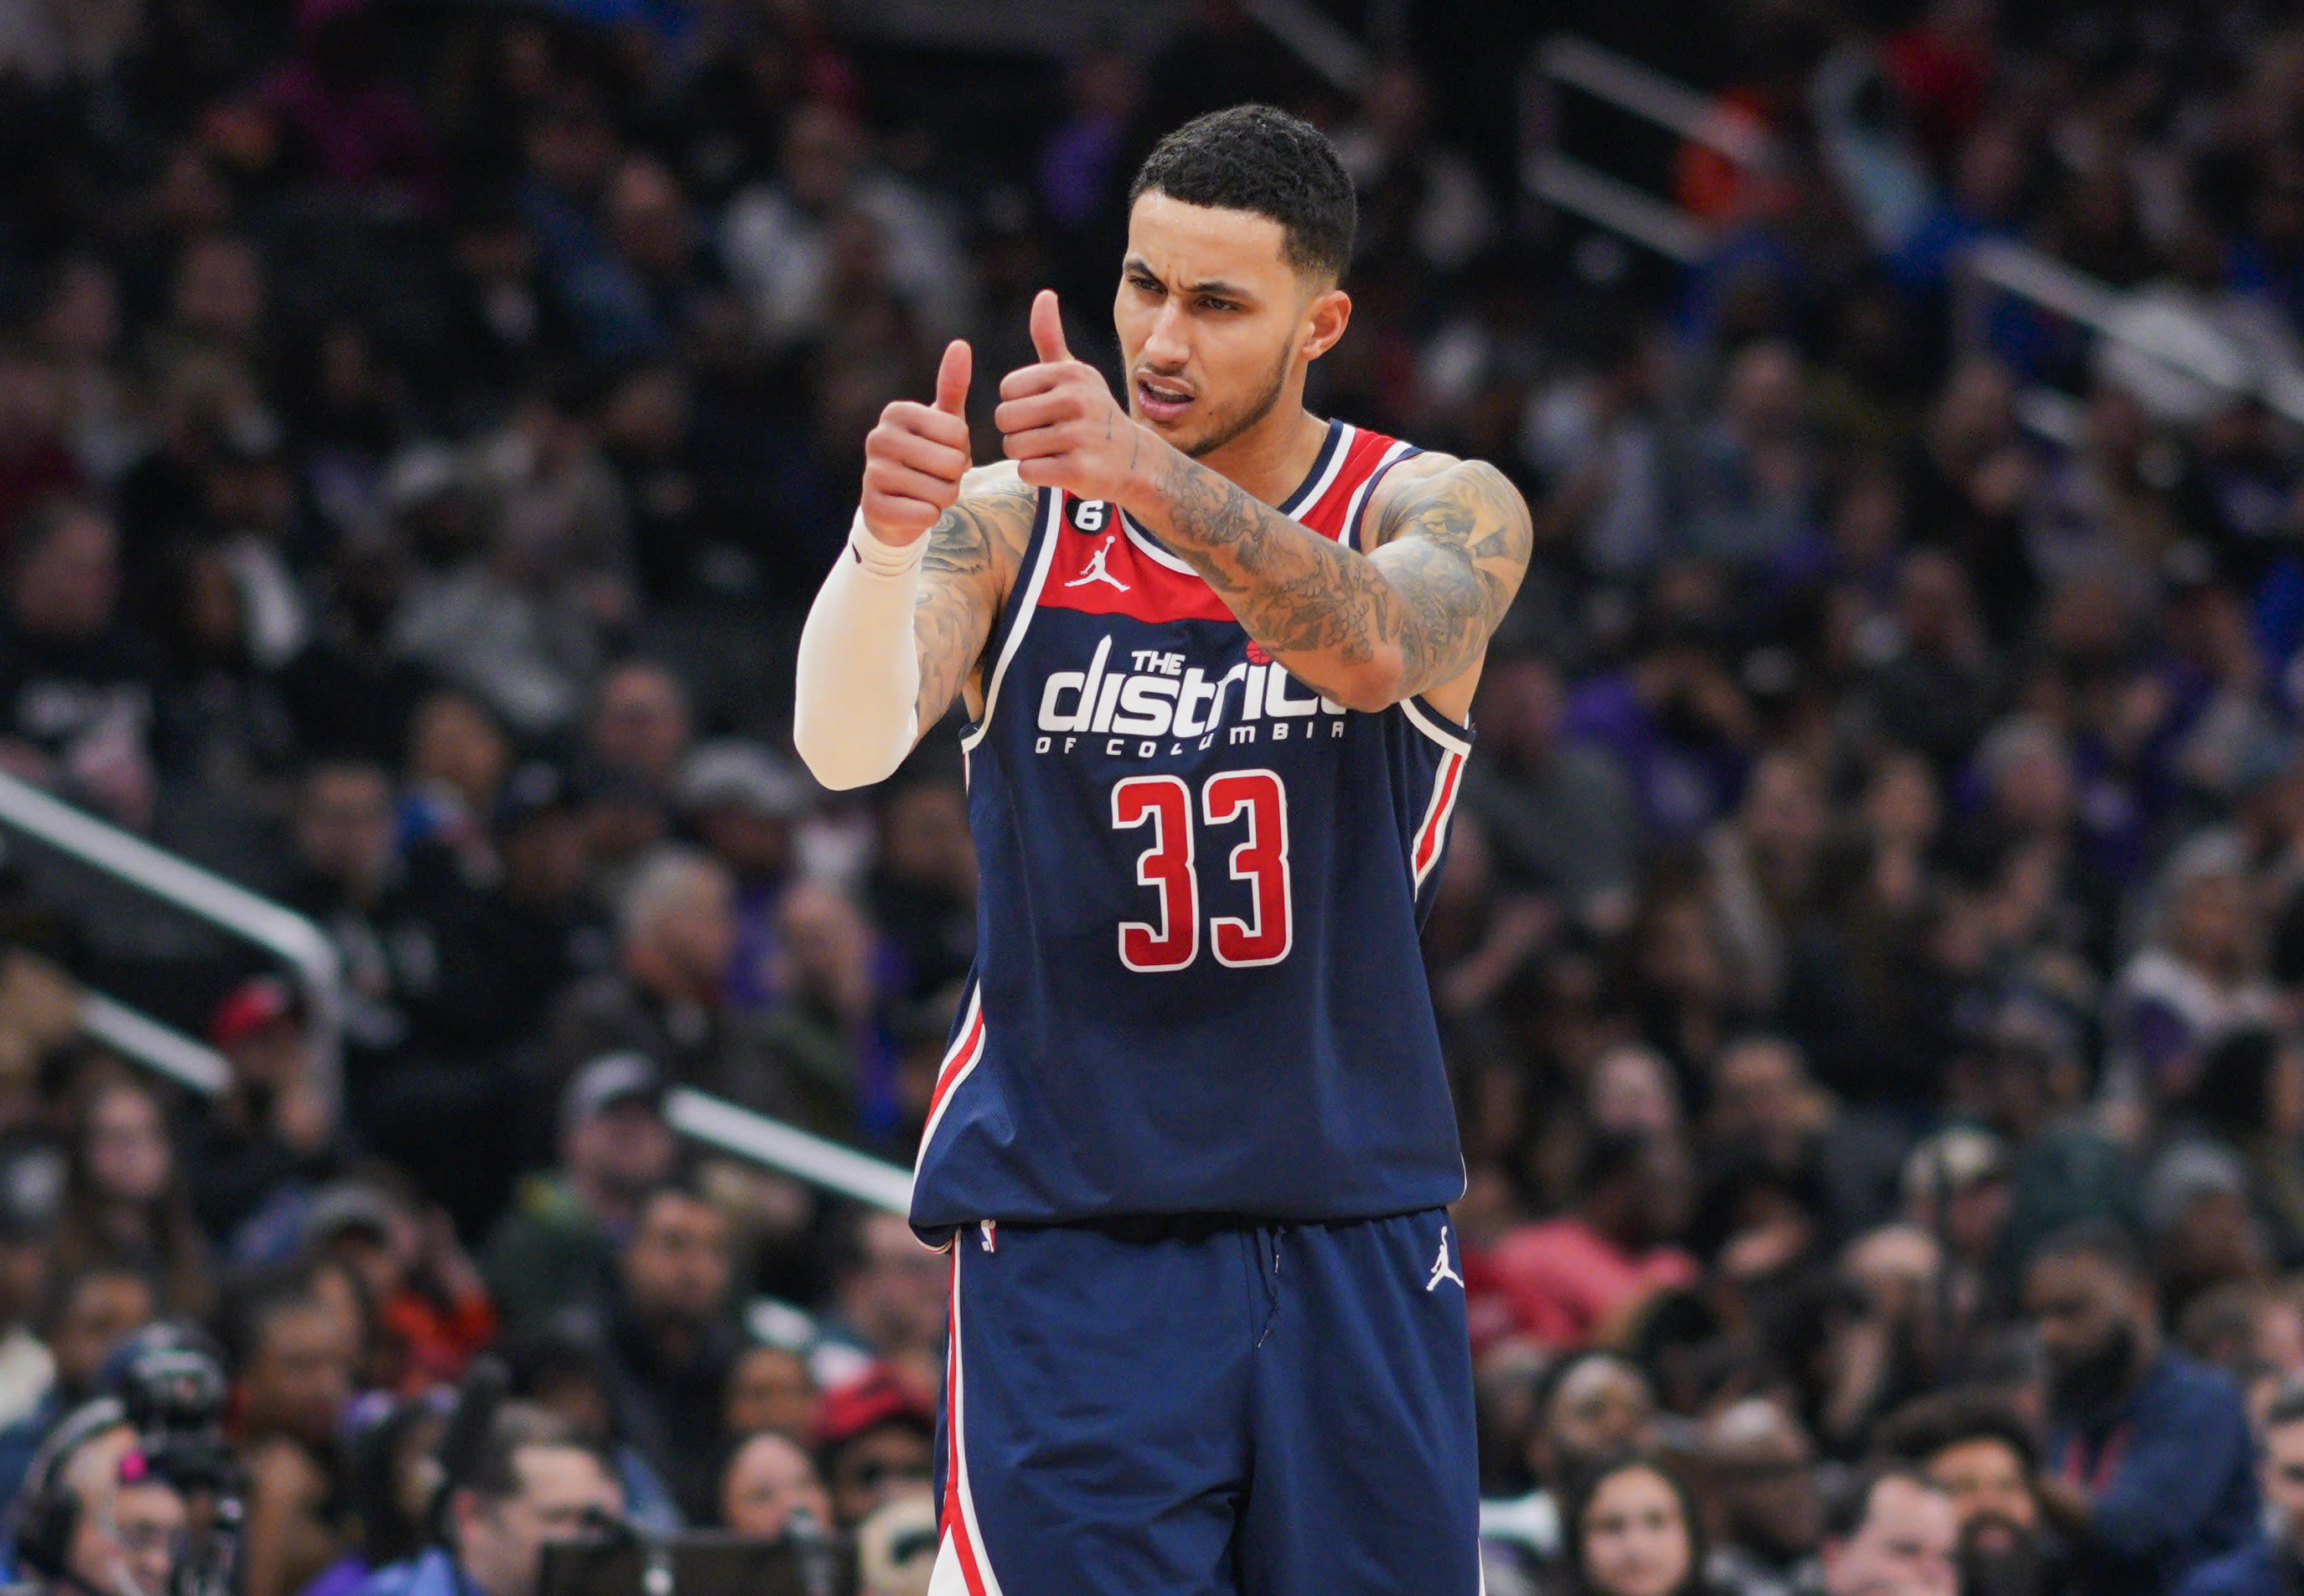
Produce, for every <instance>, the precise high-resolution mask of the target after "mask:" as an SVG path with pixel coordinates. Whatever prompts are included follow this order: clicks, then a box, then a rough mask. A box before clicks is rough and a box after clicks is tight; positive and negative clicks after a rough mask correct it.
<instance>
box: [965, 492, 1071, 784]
mask: <svg viewBox="0 0 2304 1596" xmlns="http://www.w3.org/2000/svg"><path fill="white" fill-rule="evenodd" d="M1063 497H1064V496H1063V493H1062V492H1061V491H1060V490H1059V489H1056V488H1042V489H1040V502H1039V505H1038V507H1037V509H1036V510H1035V512H1034V521H1035V526H1034V529H1033V533H1032V535H1033V538H1034V539H1036V543H1035V547H1034V548H1033V553H1032V574H1031V576H1030V577H1029V579H1027V580H1026V582H1025V583H1024V589H1023V591H1022V592H1021V594H1019V595H1018V596H1017V598H1016V599H1015V605H1016V609H1015V613H1014V614H1013V615H1012V616H1010V618H1009V622H1008V635H1007V636H1005V637H1004V638H1002V639H1001V640H1000V657H999V658H997V659H995V661H993V665H992V679H991V680H990V681H988V682H987V683H985V684H984V715H983V717H982V718H980V719H979V720H978V721H977V723H976V724H975V725H974V726H970V727H969V728H968V730H967V731H966V732H964V733H962V734H961V739H960V747H961V752H963V753H972V752H974V751H975V750H976V745H977V744H978V743H981V742H983V741H984V734H985V733H986V732H987V731H990V730H991V729H992V715H993V711H994V710H995V709H998V708H999V705H1000V683H1002V682H1003V681H1004V680H1005V679H1006V678H1007V675H1008V662H1009V661H1010V660H1011V659H1013V658H1015V657H1016V645H1017V644H1019V643H1021V642H1022V641H1024V632H1025V629H1026V628H1028V627H1029V626H1030V625H1031V624H1032V612H1033V611H1035V610H1037V609H1038V608H1039V607H1040V590H1041V589H1042V588H1044V587H1046V585H1047V582H1048V566H1049V565H1051V564H1052V563H1054V561H1055V553H1056V533H1057V530H1058V526H1059V524H1060V522H1062V519H1063Z"/></svg>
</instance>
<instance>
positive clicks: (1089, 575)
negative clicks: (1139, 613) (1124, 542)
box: [1064, 537, 1128, 593]
mask: <svg viewBox="0 0 2304 1596" xmlns="http://www.w3.org/2000/svg"><path fill="white" fill-rule="evenodd" d="M1112 544H1113V539H1111V538H1109V537H1107V538H1105V540H1104V541H1103V542H1102V543H1100V544H1098V545H1097V550H1096V552H1095V553H1094V554H1092V555H1090V556H1088V569H1086V570H1085V571H1082V572H1081V573H1080V574H1079V575H1078V576H1075V577H1073V578H1072V581H1070V582H1066V583H1064V586H1066V587H1068V588H1084V587H1086V586H1088V583H1090V582H1110V583H1111V584H1112V585H1113V586H1114V587H1115V588H1118V589H1119V590H1121V591H1122V592H1123V593H1124V592H1126V591H1128V584H1127V583H1126V582H1122V581H1121V580H1120V578H1118V577H1116V576H1114V574H1113V573H1111V572H1109V571H1107V570H1105V568H1104V563H1105V561H1106V560H1108V559H1110V558H1111V557H1112Z"/></svg>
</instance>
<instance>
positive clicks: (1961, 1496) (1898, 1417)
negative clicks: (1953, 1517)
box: [1874, 1388, 2069, 1596]
mask: <svg viewBox="0 0 2304 1596" xmlns="http://www.w3.org/2000/svg"><path fill="white" fill-rule="evenodd" d="M1874 1441H1875V1445H1876V1447H1877V1448H1878V1449H1879V1451H1880V1452H1882V1453H1883V1454H1885V1456H1890V1457H1893V1458H1895V1459H1897V1460H1899V1461H1900V1462H1902V1463H1907V1464H1910V1465H1911V1466H1913V1467H1914V1468H1917V1469H1919V1471H1920V1473H1922V1474H1924V1475H1926V1476H1927V1478H1928V1480H1930V1481H1932V1482H1934V1483H1935V1484H1936V1487H1937V1488H1938V1489H1939V1490H1943V1491H1944V1493H1945V1494H1946V1495H1948V1496H1949V1497H1951V1498H1952V1508H1953V1511H1954V1512H1955V1513H1956V1514H1957V1515H1959V1519H1960V1579H1961V1592H1963V1596H2051V1593H2052V1592H2061V1591H2063V1590H2064V1589H2065V1588H2066V1587H2067V1585H2068V1583H2069V1579H2068V1575H2069V1569H2068V1567H2067V1566H2066V1564H2067V1557H2066V1552H2065V1549H2064V1547H2063V1543H2062V1541H2059V1540H2058V1539H2057V1537H2056V1536H2055V1535H2054V1533H2053V1532H2051V1531H2050V1530H2049V1529H2048V1527H2047V1525H2046V1523H2045V1522H2044V1521H2043V1519H2042V1517H2041V1514H2040V1498H2039V1495H2038V1492H2037V1490H2036V1489H2035V1487H2034V1483H2033V1481H2034V1476H2035V1475H2036V1474H2037V1473H2038V1471H2039V1449H2038V1444H2037V1441H2036V1440H2035V1439H2033V1436H2032V1432H2031V1430H2029V1428H2028V1427H2027V1426H2026V1425H2025V1423H2024V1422H2023V1421H2022V1420H2021V1419H2020V1418H2019V1417H2018V1416H2017V1414H2016V1412H2015V1410H2014V1409H2013V1408H2012V1406H2010V1405H2008V1404H2007V1403H2005V1402H2003V1401H2001V1400H2000V1399H1998V1398H1997V1397H1995V1396H1992V1395H1990V1394H1989V1393H1987V1392H1985V1391H1980V1390H1974V1389H1963V1388H1954V1389H1952V1390H1949V1391H1944V1392H1941V1393H1939V1394H1938V1395H1936V1396H1927V1397H1923V1398H1921V1399H1920V1400H1919V1401H1918V1402H1915V1403H1912V1404H1911V1405H1909V1406H1907V1407H1904V1408H1902V1409H1900V1410H1899V1411H1897V1412H1896V1413H1892V1414H1890V1415H1889V1416H1888V1418H1886V1419H1885V1420H1884V1421H1883V1422H1881V1425H1880V1428H1879V1430H1878V1431H1877V1432H1876V1435H1875V1438H1874Z"/></svg>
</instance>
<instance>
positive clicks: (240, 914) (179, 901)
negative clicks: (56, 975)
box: [0, 775, 343, 1103]
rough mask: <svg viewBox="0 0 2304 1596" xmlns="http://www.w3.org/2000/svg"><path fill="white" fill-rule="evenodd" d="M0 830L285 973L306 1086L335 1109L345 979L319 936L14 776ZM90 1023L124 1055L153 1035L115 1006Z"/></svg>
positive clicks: (1, 783)
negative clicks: (296, 1012)
mask: <svg viewBox="0 0 2304 1596" xmlns="http://www.w3.org/2000/svg"><path fill="white" fill-rule="evenodd" d="M0 825H4V826H7V827H10V828H13V829H15V830H17V831H21V832H22V833H23V834H24V835H25V836H30V837H32V838H34V839H35V840H37V841H38V842H40V843H43V844H45V845H47V846H48V847H51V848H54V849H55V851H56V852H58V853H63V854H64V855H66V856H68V857H70V858H72V859H76V860H78V861H79V862H80V863H82V864H84V865H86V866H88V867H89V869H90V870H97V871H99V872H101V873H102V874H104V875H107V876H110V877H112V878H113V879H115V880H118V881H123V882H125V883H127V884H128V885H129V886H131V887H136V888H138V889H139V890H140V891H142V892H145V893H147V894H148V895H150V896H153V897H156V898H158V899H159V900H160V901H161V902H163V903H165V904H170V905H172V906H174V907H175V908H177V909H179V910H182V912H183V913H186V914H189V915H191V916H192V917H193V918H195V919H197V920H202V921H207V922H208V924H210V925H212V926H215V927H216V928H217V929H218V930H224V931H228V932H230V933H231V934H232V935H233V936H235V937H238V938H241V939H242V940H243V941H247V942H252V943H254V944H255V945H256V946H257V947H261V948H263V949H265V950H266V951H267V952H268V953H270V954H272V955H274V956H275V957H277V958H278V959H280V960H281V961H282V962H284V964H287V965H288V967H289V968H290V969H291V970H292V971H293V972H295V975H296V981H297V984H298V985H299V986H301V988H302V989H303V993H304V1001H305V1005H306V1007H307V1010H308V1012H309V1014H310V1015H311V1022H312V1060H311V1068H312V1077H313V1081H314V1082H315V1084H317V1085H318V1087H319V1088H320V1090H321V1091H322V1092H323V1093H324V1094H325V1095H326V1099H327V1100H328V1101H329V1102H331V1103H333V1102H335V1101H336V1100H337V1097H338V1088H339V1087H340V1085H341V1083H342V1082H341V1073H342V1072H341V1059H342V1053H341V1046H342V1040H343V971H342V968H341V966H340V963H339V961H338V959H337V957H336V949H335V944H334V943H332V942H330V941H329V940H328V938H327V936H326V933H324V932H323V931H322V930H320V928H319V927H318V926H317V925H314V924H313V923H312V922H311V921H309V920H307V919H305V918H304V917H303V916H302V915H301V914H299V913H295V912H294V911H293V910H292V909H287V908H284V907H282V906H281V905H280V904H275V903H274V902H272V901H271V900H270V899H269V898H262V897H258V896H257V895H256V894H254V893H252V892H250V891H249V890H248V889H247V888H246V887H241V886H239V885H237V884H236V883H234V882H231V881H227V880H225V879H224V878H223V877H222V876H219V875H217V874H216V873H215V872H214V871H212V870H202V869H201V868H200V867H199V865H196V864H194V863H192V862H191V861H190V860H187V859H182V858H180V857H178V856H177V855H176V854H174V853H168V852H166V851H165V849H161V848H156V847H154V846H153V845H151V844H150V843H148V842H146V841H145V840H144V839H143V838H142V837H140V836H136V835H135V834H133V833H132V832H128V831H123V830H122V829H121V828H119V827H117V826H113V825H109V824H107V823H106V822H105V821H102V820H99V819H97V818H96V817H95V816H93V815H90V814H87V813H84V812H82V811H80V810H77V809H74V808H72V805H70V804H68V803H64V802H59V801H58V800H56V799H55V798H52V797H50V796H49V795H48V794H46V793H44V792H42V791H40V789H39V788H38V787H36V786H33V785H31V784H30V783H29V782H25V781H21V780H19V779H18V778H16V777H13V776H6V775H0ZM102 1001H109V1000H102ZM97 1014H98V1023H100V1024H108V1025H110V1026H111V1028H112V1029H113V1031H114V1032H115V1035H114V1037H111V1038H107V1039H106V1040H114V1042H115V1045H120V1046H121V1047H122V1050H123V1051H124V1052H132V1051H134V1048H131V1047H129V1046H128V1045H126V1044H125V1043H124V1042H121V1041H120V1040H119V1038H120V1037H123V1036H124V1037H131V1038H140V1039H144V1040H149V1039H150V1037H151V1035H152V1033H151V1032H149V1031H144V1030H142V1029H141V1028H140V1025H139V1023H138V1022H141V1024H142V1025H150V1024H152V1022H150V1021H148V1020H144V1019H143V1017H142V1016H141V1015H137V1014H135V1011H133V1010H131V1009H128V1008H125V1007H123V1006H120V1005H118V1004H116V1003H114V1004H113V1006H112V1007H111V1008H109V1009H106V1008H103V1007H101V1006H99V1007H98V1009H97ZM83 1021H84V1023H85V1015H84V1016H83ZM94 1029H95V1028H94V1027H92V1026H91V1027H90V1030H91V1031H93V1030H94ZM172 1034H174V1033H172ZM184 1040H187V1041H189V1040H190V1039H184ZM157 1045H162V1046H165V1044H157ZM191 1045H193V1046H198V1044H197V1043H193V1044H191ZM176 1057H177V1061H178V1063H179V1064H180V1065H187V1066H189V1067H192V1068H199V1067H201V1066H198V1065H189V1061H190V1059H191V1057H192V1056H191V1054H189V1053H183V1052H182V1051H181V1049H179V1050H178V1051H177V1054H176ZM143 1062H145V1063H148V1064H152V1065H155V1067H158V1068H164V1069H166V1068H168V1067H169V1066H168V1065H165V1064H164V1063H162V1062H161V1061H160V1060H158V1059H155V1058H151V1057H144V1058H143ZM170 1073H171V1074H177V1075H178V1076H179V1078H184V1077H183V1076H182V1071H181V1069H172V1070H170Z"/></svg>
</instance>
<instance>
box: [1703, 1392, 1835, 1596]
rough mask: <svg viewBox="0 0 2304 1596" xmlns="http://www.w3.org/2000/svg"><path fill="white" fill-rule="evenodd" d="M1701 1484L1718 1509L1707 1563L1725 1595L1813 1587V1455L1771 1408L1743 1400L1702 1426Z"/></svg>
mask: <svg viewBox="0 0 2304 1596" xmlns="http://www.w3.org/2000/svg"><path fill="white" fill-rule="evenodd" d="M1698 1446H1699V1448H1700V1451H1699V1456H1701V1457H1702V1459H1703V1466H1704V1475H1703V1477H1704V1479H1705V1480H1706V1481H1707V1482H1708V1483H1709V1485H1710V1487H1711V1490H1712V1495H1713V1499H1714V1501H1715V1503H1716V1505H1717V1507H1718V1509H1719V1516H1718V1520H1717V1523H1718V1525H1719V1541H1718V1544H1717V1545H1716V1546H1715V1547H1714V1549H1713V1551H1712V1555H1711V1557H1710V1558H1708V1559H1707V1561H1706V1564H1705V1575H1706V1577H1707V1581H1708V1583H1710V1584H1711V1585H1712V1586H1713V1587H1714V1588H1715V1589H1716V1590H1718V1591H1720V1592H1724V1596H1797V1593H1799V1592H1804V1591H1807V1590H1809V1589H1811V1588H1813V1587H1814V1585H1815V1583H1816V1579H1817V1567H1816V1545H1817V1538H1818V1536H1819V1535H1821V1533H1822V1532H1823V1527H1824V1526H1823V1517H1822V1514H1823V1500H1822V1498H1820V1497H1819V1496H1818V1495H1817V1481H1816V1448H1815V1447H1814V1446H1813V1445H1812V1444H1811V1443H1810V1442H1809V1440H1808V1432H1807V1431H1806V1430H1803V1429H1801V1428H1800V1421H1799V1420H1797V1419H1795V1418H1793V1417H1792V1415H1791V1414H1790V1413H1786V1412H1785V1411H1784V1410H1783V1408H1782V1407H1780V1406H1778V1405H1776V1404H1775V1403H1773V1402H1769V1401H1766V1400H1765V1399H1764V1398H1761V1397H1757V1396H1749V1397H1746V1398H1745V1399H1744V1400H1743V1401H1741V1402H1738V1403H1734V1404H1732V1405H1730V1406H1728V1407H1726V1408H1724V1409H1723V1410H1721V1412H1719V1413H1715V1414H1714V1415H1713V1417H1712V1418H1711V1419H1710V1420H1709V1421H1708V1422H1707V1423H1706V1424H1705V1426H1704V1430H1703V1434H1702V1439H1701V1440H1700V1441H1699V1442H1698Z"/></svg>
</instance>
